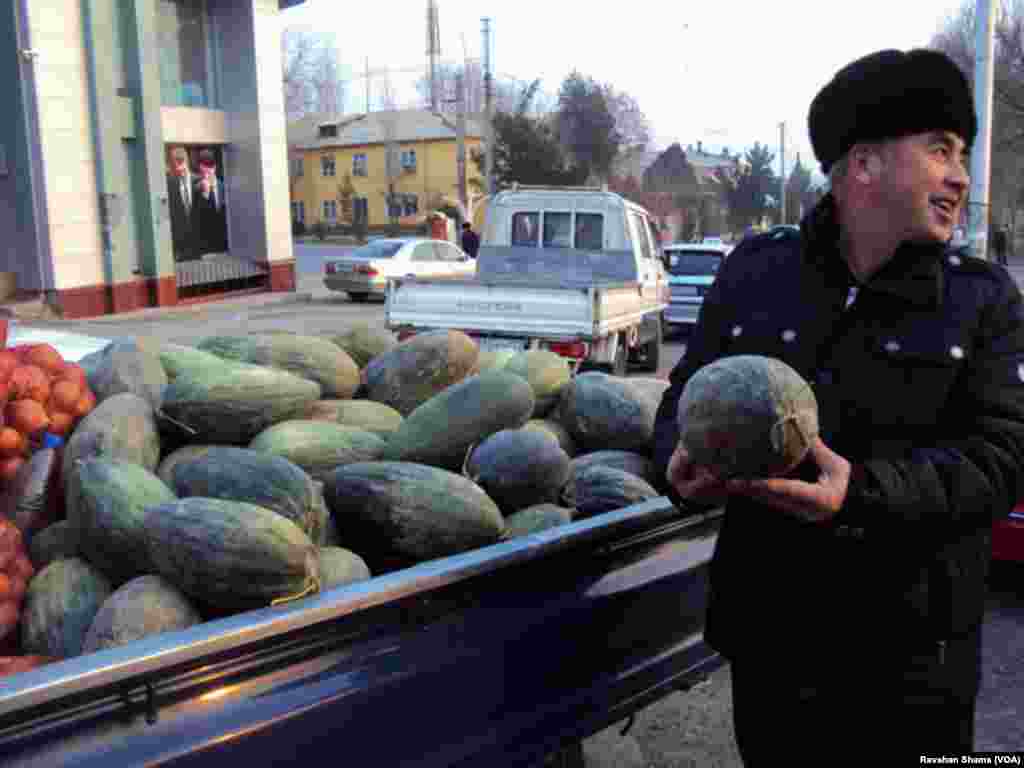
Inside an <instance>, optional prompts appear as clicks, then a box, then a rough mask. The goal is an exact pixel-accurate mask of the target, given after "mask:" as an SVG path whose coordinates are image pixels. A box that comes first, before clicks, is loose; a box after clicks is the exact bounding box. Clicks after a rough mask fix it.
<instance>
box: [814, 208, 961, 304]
mask: <svg viewBox="0 0 1024 768" xmlns="http://www.w3.org/2000/svg"><path fill="white" fill-rule="evenodd" d="M800 231H801V235H802V238H801V239H802V241H803V244H804V247H803V255H804V260H805V262H806V264H807V266H809V267H812V268H814V269H817V270H819V271H822V272H825V273H826V274H827V275H829V276H831V277H832V279H835V278H836V276H837V275H844V274H845V275H847V276H848V278H847V279H849V280H852V277H849V276H850V271H849V268H848V267H847V266H846V262H845V261H843V259H842V257H841V256H840V255H839V219H838V216H837V214H836V205H835V198H834V197H833V196H832V194H831V193H829V194H826V195H825V196H824V197H823V198H822V199H821V201H820V202H819V203H818V204H817V205H816V206H814V208H812V209H811V211H810V212H809V213H808V214H807V215H806V216H805V217H804V219H803V221H801V222H800ZM946 250H947V249H946V246H945V245H940V244H935V245H922V244H916V243H902V244H901V245H900V246H899V247H897V249H896V253H895V254H893V257H892V258H891V259H890V260H889V261H888V262H887V263H886V264H885V265H884V266H883V267H882V268H881V269H880V270H878V272H876V273H875V274H874V275H872V276H871V278H870V279H869V280H868V281H867V283H865V285H864V287H865V288H866V289H867V290H869V291H877V292H880V293H886V294H889V295H891V296H895V297H897V298H899V299H902V300H904V301H906V302H908V303H910V304H913V305H914V306H918V307H930V308H938V307H940V306H941V305H942V294H943V271H942V260H943V258H944V256H945V253H946Z"/></svg>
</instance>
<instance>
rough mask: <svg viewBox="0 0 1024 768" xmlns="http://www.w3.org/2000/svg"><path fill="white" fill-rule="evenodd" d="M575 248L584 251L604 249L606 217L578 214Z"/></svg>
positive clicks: (595, 214)
mask: <svg viewBox="0 0 1024 768" xmlns="http://www.w3.org/2000/svg"><path fill="white" fill-rule="evenodd" d="M575 247H576V248H578V249H580V250H583V251H600V250H601V249H603V248H604V216H602V215H601V214H600V213H577V214H576V242H575Z"/></svg>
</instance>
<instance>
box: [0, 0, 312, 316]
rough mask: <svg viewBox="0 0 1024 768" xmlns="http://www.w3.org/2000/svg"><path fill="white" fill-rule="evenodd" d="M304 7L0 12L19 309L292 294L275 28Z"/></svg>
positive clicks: (3, 214) (221, 2) (3, 140)
mask: <svg viewBox="0 0 1024 768" xmlns="http://www.w3.org/2000/svg"><path fill="white" fill-rule="evenodd" d="M301 2H302V0H13V2H12V3H9V4H8V5H6V6H5V9H4V10H3V11H0V50H2V51H4V53H3V54H2V58H0V61H2V62H3V63H2V64H0V89H2V92H3V93H4V94H5V95H6V101H7V103H8V105H9V108H11V112H10V113H9V114H10V115H11V118H9V119H8V120H6V121H3V122H2V124H0V228H2V229H3V231H5V232H7V233H8V236H7V237H6V238H4V240H3V242H2V243H0V272H9V273H14V275H15V277H16V280H17V287H18V292H19V294H21V295H23V296H25V295H41V296H43V297H44V298H45V299H46V301H48V302H49V303H50V304H52V305H53V306H54V307H55V308H56V309H57V310H58V311H59V312H61V313H62V314H63V315H64V316H65V317H90V316H96V315H102V314H107V313H112V312H124V311H129V310H134V309H139V308H142V307H147V306H168V305H173V304H176V303H180V302H187V301H193V300H199V299H201V298H204V297H209V296H210V295H217V294H219V293H224V292H230V291H234V290H294V286H295V266H294V264H295V263H294V258H293V254H292V240H291V231H290V226H289V216H288V167H287V163H288V160H287V144H286V125H285V118H284V104H283V100H284V99H283V87H282V71H281V55H280V32H279V23H280V20H279V14H280V13H281V11H282V9H285V8H287V7H290V6H293V5H298V4H299V3H301ZM178 157H180V158H181V162H176V158H178Z"/></svg>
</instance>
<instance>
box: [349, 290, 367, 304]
mask: <svg viewBox="0 0 1024 768" xmlns="http://www.w3.org/2000/svg"><path fill="white" fill-rule="evenodd" d="M348 297H349V298H350V299H352V301H356V302H359V303H362V302H364V301H366V300H367V299H368V298H369V297H370V294H368V293H363V292H359V293H355V292H353V291H349V292H348Z"/></svg>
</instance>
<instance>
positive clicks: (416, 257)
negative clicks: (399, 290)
mask: <svg viewBox="0 0 1024 768" xmlns="http://www.w3.org/2000/svg"><path fill="white" fill-rule="evenodd" d="M475 272H476V262H475V261H474V260H473V259H471V258H470V257H469V256H468V255H467V254H466V252H465V251H463V250H462V249H461V248H459V247H458V246H457V245H455V244H454V243H449V242H448V241H447V240H432V239H430V238H425V237H385V238H381V239H379V240H373V241H371V242H369V243H367V244H366V245H364V246H361V247H359V248H356V249H355V250H354V251H352V252H351V253H349V254H348V255H346V256H343V257H341V258H338V259H331V260H330V261H327V262H325V263H324V285H326V286H327V287H328V288H329V289H330V290H332V291H344V292H345V293H347V294H348V295H349V297H350V298H351V299H352V300H353V301H366V299H367V298H369V297H370V296H371V295H372V296H379V297H381V298H384V296H385V295H386V294H387V287H388V279H390V278H394V277H412V278H430V279H444V278H455V277H469V276H472V275H473V274H474V273H475Z"/></svg>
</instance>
